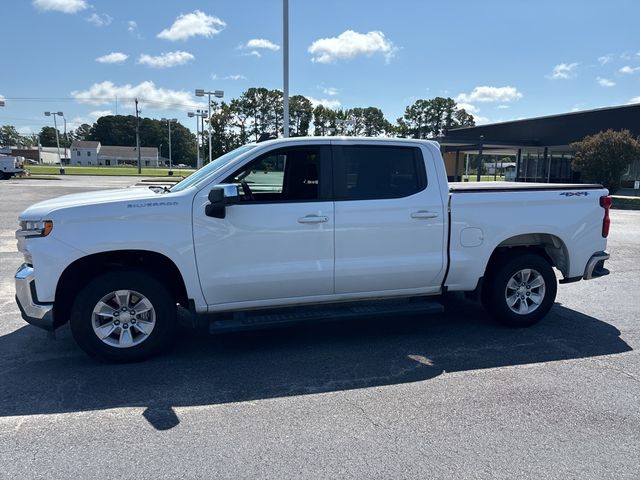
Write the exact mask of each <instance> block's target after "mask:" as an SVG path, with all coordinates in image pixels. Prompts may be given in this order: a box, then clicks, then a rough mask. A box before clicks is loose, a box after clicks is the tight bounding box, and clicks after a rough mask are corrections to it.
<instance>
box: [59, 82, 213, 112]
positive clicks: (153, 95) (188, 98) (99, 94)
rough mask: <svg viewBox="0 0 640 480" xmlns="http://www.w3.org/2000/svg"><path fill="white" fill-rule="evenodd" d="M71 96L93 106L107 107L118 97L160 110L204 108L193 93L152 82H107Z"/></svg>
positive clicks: (74, 92) (95, 84)
mask: <svg viewBox="0 0 640 480" xmlns="http://www.w3.org/2000/svg"><path fill="white" fill-rule="evenodd" d="M71 95H72V96H73V98H75V99H76V100H77V101H78V102H80V103H88V104H91V105H107V104H109V103H112V102H113V101H114V100H115V99H116V97H117V98H118V99H122V100H123V101H127V100H129V101H133V99H134V98H138V100H139V101H140V102H141V103H143V104H146V105H148V106H152V107H155V108H157V109H159V110H171V109H174V110H175V109H180V110H188V109H191V108H201V107H203V106H204V104H202V103H199V102H196V101H194V100H193V96H192V93H191V92H186V91H184V90H170V89H165V88H160V87H156V85H155V84H154V83H153V82H151V81H146V82H142V83H139V84H138V85H131V84H128V83H127V84H125V85H119V86H118V85H114V83H113V82H110V81H105V82H101V83H94V84H93V85H91V87H89V88H88V89H86V90H81V91H78V90H75V91H73V92H71Z"/></svg>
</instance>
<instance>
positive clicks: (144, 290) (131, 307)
mask: <svg viewBox="0 0 640 480" xmlns="http://www.w3.org/2000/svg"><path fill="white" fill-rule="evenodd" d="M70 323H71V331H72V333H73V337H74V338H75V340H76V342H77V343H78V345H79V346H80V348H82V349H83V350H84V351H85V352H86V353H88V354H89V355H91V356H93V357H96V358H98V359H100V360H107V361H115V362H133V361H139V360H144V359H146V358H148V357H150V356H152V355H155V354H157V353H159V352H161V351H162V350H163V349H165V348H166V347H167V346H168V345H169V344H170V342H171V340H172V339H173V338H174V336H175V329H176V305H175V301H174V300H173V299H172V296H171V294H170V293H169V291H168V290H167V288H166V287H165V286H164V285H163V284H162V283H160V282H158V281H157V280H156V279H155V278H154V277H152V276H150V275H149V274H147V273H145V272H142V271H119V272H109V273H105V274H103V275H100V276H99V277H97V278H95V279H94V280H92V281H91V282H89V284H88V285H87V286H86V287H85V288H84V289H83V290H82V291H81V292H80V293H79V294H78V296H77V298H76V301H75V303H74V305H73V308H72V310H71V321H70Z"/></svg>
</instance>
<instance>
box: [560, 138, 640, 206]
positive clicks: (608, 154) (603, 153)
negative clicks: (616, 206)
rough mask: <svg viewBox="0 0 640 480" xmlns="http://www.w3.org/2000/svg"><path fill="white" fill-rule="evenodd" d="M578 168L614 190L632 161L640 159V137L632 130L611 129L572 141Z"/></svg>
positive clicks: (584, 176) (573, 163)
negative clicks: (578, 140) (633, 133)
mask: <svg viewBox="0 0 640 480" xmlns="http://www.w3.org/2000/svg"><path fill="white" fill-rule="evenodd" d="M571 148H572V149H573V150H575V152H576V153H575V156H574V158H573V161H572V166H573V169H574V170H577V171H579V172H580V173H581V177H582V178H583V179H587V180H590V181H594V182H598V183H601V184H602V185H604V186H605V187H606V188H608V189H609V192H610V193H614V192H615V191H616V190H618V189H619V188H620V177H621V176H622V174H623V173H624V172H625V171H626V169H627V168H628V167H629V165H630V164H631V162H633V161H634V160H635V159H637V158H640V140H638V139H637V138H636V137H634V136H633V135H632V134H631V132H629V130H621V131H615V130H607V131H605V132H600V133H596V134H595V135H591V136H588V137H585V138H584V139H582V140H581V141H580V142H575V143H572V144H571Z"/></svg>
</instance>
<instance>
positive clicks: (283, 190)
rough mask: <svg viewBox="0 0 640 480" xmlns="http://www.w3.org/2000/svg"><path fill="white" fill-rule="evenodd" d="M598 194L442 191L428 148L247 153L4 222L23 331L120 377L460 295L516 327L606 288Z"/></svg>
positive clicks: (329, 147)
mask: <svg viewBox="0 0 640 480" xmlns="http://www.w3.org/2000/svg"><path fill="white" fill-rule="evenodd" d="M610 205H611V199H610V197H609V196H608V191H607V190H606V189H604V188H602V186H600V185H568V184H535V183H508V182H493V183H489V182H487V183H447V176H446V172H445V168H444V164H443V160H442V157H441V154H440V150H439V147H438V144H437V143H434V142H431V141H426V140H407V139H369V138H335V137H334V138H317V137H316V138H291V139H276V140H269V141H265V142H259V143H253V144H247V145H244V146H242V147H239V148H238V149H236V150H233V151H232V152H230V153H227V154H226V155H223V156H221V157H219V158H218V159H216V160H214V161H213V162H211V163H209V164H208V165H207V166H205V167H204V168H202V169H200V170H198V171H196V172H195V173H194V174H192V175H191V176H189V177H188V178H186V179H185V180H183V181H181V182H179V183H177V184H175V185H174V186H173V187H171V188H166V187H163V188H155V189H150V188H126V189H119V190H109V191H102V192H90V193H81V194H74V195H67V196H63V197H60V198H56V199H52V200H47V201H44V202H40V203H37V204H35V205H33V206H31V207H29V208H28V209H26V210H25V211H24V212H23V213H22V214H21V215H20V217H19V222H20V229H19V230H18V231H17V232H16V236H17V239H18V249H19V251H20V252H22V253H23V254H24V264H23V265H22V266H21V267H20V268H19V270H18V272H17V273H16V275H15V283H16V299H17V303H18V306H19V307H20V310H21V312H22V316H23V318H24V319H25V320H26V321H27V322H29V323H31V324H33V325H36V326H39V327H42V328H44V329H46V330H51V331H52V330H54V329H56V328H57V327H59V326H61V325H63V324H64V323H66V322H68V321H69V322H70V326H71V331H72V334H73V336H74V338H75V340H76V341H77V343H78V344H79V346H80V347H81V348H82V349H83V350H84V351H85V352H87V353H88V354H90V355H92V356H94V357H97V358H99V359H105V360H111V361H135V360H141V359H144V358H146V357H149V356H150V355H153V354H156V353H158V352H160V351H161V350H163V349H164V348H165V347H167V346H169V345H170V343H171V341H172V339H173V338H174V336H175V332H176V328H177V326H178V325H179V324H187V325H190V326H193V327H205V328H208V329H209V330H210V331H211V332H217V331H228V330H238V329H243V328H256V327H262V326H266V325H282V324H288V323H291V322H300V321H306V320H312V319H316V320H317V319H319V318H320V319H323V318H324V319H329V318H331V319H341V318H345V317H349V316H353V315H356V316H360V317H362V316H365V317H366V316H369V315H374V314H386V315H389V314H391V313H393V314H394V315H398V314H402V313H412V314H418V313H428V312H433V311H441V310H442V305H441V303H438V301H437V300H438V299H439V298H440V297H441V296H442V295H443V294H445V293H446V292H452V291H461V292H473V293H474V297H475V298H477V299H479V300H480V301H481V302H482V305H483V306H484V308H485V309H486V310H488V311H489V312H490V314H491V315H492V316H493V317H495V318H496V319H497V320H498V321H499V322H501V323H503V324H506V325H509V326H527V325H531V324H533V323H535V322H537V321H538V320H540V319H541V318H542V317H544V316H545V315H546V314H547V313H548V312H549V310H550V308H551V307H552V305H553V303H554V299H555V296H556V290H557V277H556V273H555V271H554V268H555V269H557V271H559V275H558V276H559V277H561V279H560V283H566V282H573V281H578V280H582V279H585V280H589V279H591V278H594V277H600V276H603V275H606V274H607V273H608V271H607V270H606V269H605V268H604V261H605V260H607V259H608V258H609V254H608V253H607V252H606V250H605V249H606V246H607V235H608V232H609V207H610Z"/></svg>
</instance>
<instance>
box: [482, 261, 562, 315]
mask: <svg viewBox="0 0 640 480" xmlns="http://www.w3.org/2000/svg"><path fill="white" fill-rule="evenodd" d="M503 258H504V257H503ZM557 288H558V286H557V281H556V276H555V274H554V272H553V268H552V267H551V265H550V264H549V262H547V260H545V259H544V258H542V257H541V256H539V255H534V254H529V253H525V254H516V255H513V256H511V257H507V258H506V259H504V261H503V263H502V264H500V265H497V266H496V267H495V268H494V269H493V270H492V271H491V273H490V274H489V275H488V276H487V278H486V279H485V284H484V286H483V290H484V292H483V296H482V297H483V304H484V307H485V308H486V309H487V310H488V311H489V312H490V313H491V314H492V315H493V316H494V317H495V318H496V320H498V321H499V322H500V323H502V324H503V325H507V326H510V327H526V326H529V325H533V324H534V323H536V322H538V321H540V320H541V319H542V318H543V317H544V316H545V315H546V314H547V313H548V312H549V310H550V309H551V307H552V306H553V302H554V301H555V299H556V292H557Z"/></svg>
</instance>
